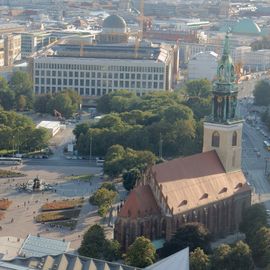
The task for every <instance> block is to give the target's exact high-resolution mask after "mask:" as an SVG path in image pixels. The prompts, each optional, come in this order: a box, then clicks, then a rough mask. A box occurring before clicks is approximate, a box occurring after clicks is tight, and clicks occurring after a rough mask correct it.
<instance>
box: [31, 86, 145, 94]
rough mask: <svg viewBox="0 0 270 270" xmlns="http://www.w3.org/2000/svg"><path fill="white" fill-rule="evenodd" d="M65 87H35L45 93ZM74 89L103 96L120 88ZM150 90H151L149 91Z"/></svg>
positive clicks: (81, 92)
mask: <svg viewBox="0 0 270 270" xmlns="http://www.w3.org/2000/svg"><path fill="white" fill-rule="evenodd" d="M62 90H63V88H62V87H55V86H53V87H46V88H45V87H44V86H41V87H38V86H36V87H35V93H36V94H45V93H56V92H60V91H62ZM74 90H75V91H76V92H78V94H80V95H81V96H102V95H106V94H108V93H110V92H112V91H115V90H118V89H112V88H109V89H105V88H74ZM147 92H149V91H147ZM145 93H146V92H143V91H136V94H137V95H138V96H141V95H144V94H145Z"/></svg>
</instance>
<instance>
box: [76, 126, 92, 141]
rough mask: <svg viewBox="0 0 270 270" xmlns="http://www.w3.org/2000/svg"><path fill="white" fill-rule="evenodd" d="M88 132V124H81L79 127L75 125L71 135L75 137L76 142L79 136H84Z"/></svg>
mask: <svg viewBox="0 0 270 270" xmlns="http://www.w3.org/2000/svg"><path fill="white" fill-rule="evenodd" d="M88 130H89V124H88V123H81V124H79V125H76V127H75V128H74V129H73V134H74V135H75V137H76V141H77V140H78V139H79V137H80V135H81V134H82V135H84V134H86V133H87V132H88Z"/></svg>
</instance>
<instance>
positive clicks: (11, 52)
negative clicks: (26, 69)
mask: <svg viewBox="0 0 270 270" xmlns="http://www.w3.org/2000/svg"><path fill="white" fill-rule="evenodd" d="M19 60H21V35H20V34H4V35H2V36H1V37H0V67H4V66H5V67H10V66H12V65H13V64H14V62H16V61H19Z"/></svg>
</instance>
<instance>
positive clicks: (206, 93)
mask: <svg viewBox="0 0 270 270" xmlns="http://www.w3.org/2000/svg"><path fill="white" fill-rule="evenodd" d="M211 91H212V83H211V82H210V81H209V80H207V79H198V80H192V81H188V82H187V83H186V85H185V92H186V93H187V94H188V95H189V96H191V97H198V98H209V97H210V96H211Z"/></svg>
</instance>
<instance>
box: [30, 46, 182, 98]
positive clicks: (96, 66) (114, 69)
mask: <svg viewBox="0 0 270 270" xmlns="http://www.w3.org/2000/svg"><path fill="white" fill-rule="evenodd" d="M83 50H84V51H83V56H80V55H82V54H81V48H80V46H78V45H72V46H58V51H57V53H56V54H55V55H52V56H39V57H36V58H34V60H33V78H34V91H35V93H36V94H44V93H55V92H58V91H62V90H64V89H67V88H69V89H70V88H71V89H74V90H75V91H77V92H78V93H79V94H80V95H81V96H82V97H98V96H102V95H105V94H107V93H110V92H112V91H115V90H119V89H127V90H129V91H132V92H134V93H136V94H137V95H143V94H145V93H148V92H153V91H169V90H171V89H172V87H173V82H174V80H175V76H176V75H175V74H176V73H177V70H176V69H177V68H178V65H177V64H176V62H177V59H176V56H175V55H176V53H175V50H177V49H176V47H174V46H165V47H160V48H151V47H145V48H140V49H139V50H138V58H136V57H135V56H134V47H128V46H85V47H84V48H83Z"/></svg>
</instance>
